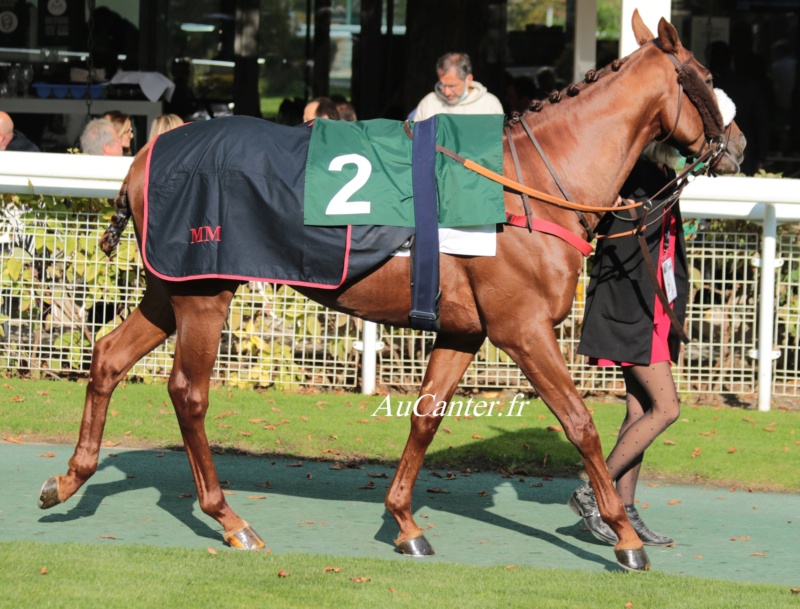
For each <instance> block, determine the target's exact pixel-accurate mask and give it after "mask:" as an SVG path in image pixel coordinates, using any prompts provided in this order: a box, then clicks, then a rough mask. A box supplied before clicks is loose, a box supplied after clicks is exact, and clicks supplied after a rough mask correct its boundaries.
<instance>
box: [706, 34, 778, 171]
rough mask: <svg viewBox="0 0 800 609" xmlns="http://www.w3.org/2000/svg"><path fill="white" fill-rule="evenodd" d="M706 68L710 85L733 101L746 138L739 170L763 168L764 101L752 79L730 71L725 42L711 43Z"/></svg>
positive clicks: (765, 145)
mask: <svg viewBox="0 0 800 609" xmlns="http://www.w3.org/2000/svg"><path fill="white" fill-rule="evenodd" d="M708 68H709V69H710V70H711V73H712V75H713V76H714V86H715V87H716V88H718V89H722V90H723V91H725V93H727V94H728V97H730V98H731V100H733V103H734V104H736V124H737V125H739V129H741V130H742V133H744V135H745V137H746V138H747V154H745V155H744V161H743V162H742V167H741V169H742V173H743V174H745V175H749V176H751V175H754V174H756V173H757V172H758V170H759V169H762V168H763V165H764V163H765V162H766V160H767V154H768V153H769V114H768V112H767V101H766V99H765V98H764V96H763V95H762V93H761V88H760V87H759V85H758V83H757V82H756V81H754V80H752V79H751V78H748V77H747V76H742V75H741V74H738V73H736V72H734V70H733V53H732V52H731V47H730V46H729V45H728V43H727V42H724V41H722V40H717V41H716V42H712V43H711V47H710V48H709V53H708Z"/></svg>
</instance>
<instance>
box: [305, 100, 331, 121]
mask: <svg viewBox="0 0 800 609" xmlns="http://www.w3.org/2000/svg"><path fill="white" fill-rule="evenodd" d="M315 118H329V119H331V120H333V121H338V120H339V111H338V110H337V109H336V104H335V103H334V102H333V100H332V99H331V98H329V97H315V98H314V99H312V100H311V101H310V102H308V103H307V104H306V107H305V108H304V109H303V122H304V123H307V122H308V121H311V120H314V119H315Z"/></svg>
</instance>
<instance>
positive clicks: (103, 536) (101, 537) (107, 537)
mask: <svg viewBox="0 0 800 609" xmlns="http://www.w3.org/2000/svg"><path fill="white" fill-rule="evenodd" d="M97 539H116V537H114V536H113V535H98V536H97Z"/></svg>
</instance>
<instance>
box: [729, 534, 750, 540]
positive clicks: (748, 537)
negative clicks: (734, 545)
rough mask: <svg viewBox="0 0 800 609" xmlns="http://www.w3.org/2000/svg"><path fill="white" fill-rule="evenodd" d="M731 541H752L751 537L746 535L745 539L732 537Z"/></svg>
mask: <svg viewBox="0 0 800 609" xmlns="http://www.w3.org/2000/svg"><path fill="white" fill-rule="evenodd" d="M731 541H750V536H749V535H745V536H744V537H731Z"/></svg>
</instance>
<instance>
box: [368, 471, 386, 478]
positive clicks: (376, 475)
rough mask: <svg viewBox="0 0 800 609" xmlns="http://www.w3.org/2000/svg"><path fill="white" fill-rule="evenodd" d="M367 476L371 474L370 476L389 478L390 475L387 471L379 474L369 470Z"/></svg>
mask: <svg viewBox="0 0 800 609" xmlns="http://www.w3.org/2000/svg"><path fill="white" fill-rule="evenodd" d="M367 476H369V477H370V478H388V477H389V476H388V474H386V473H385V472H381V473H379V474H370V473H369V472H367Z"/></svg>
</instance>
